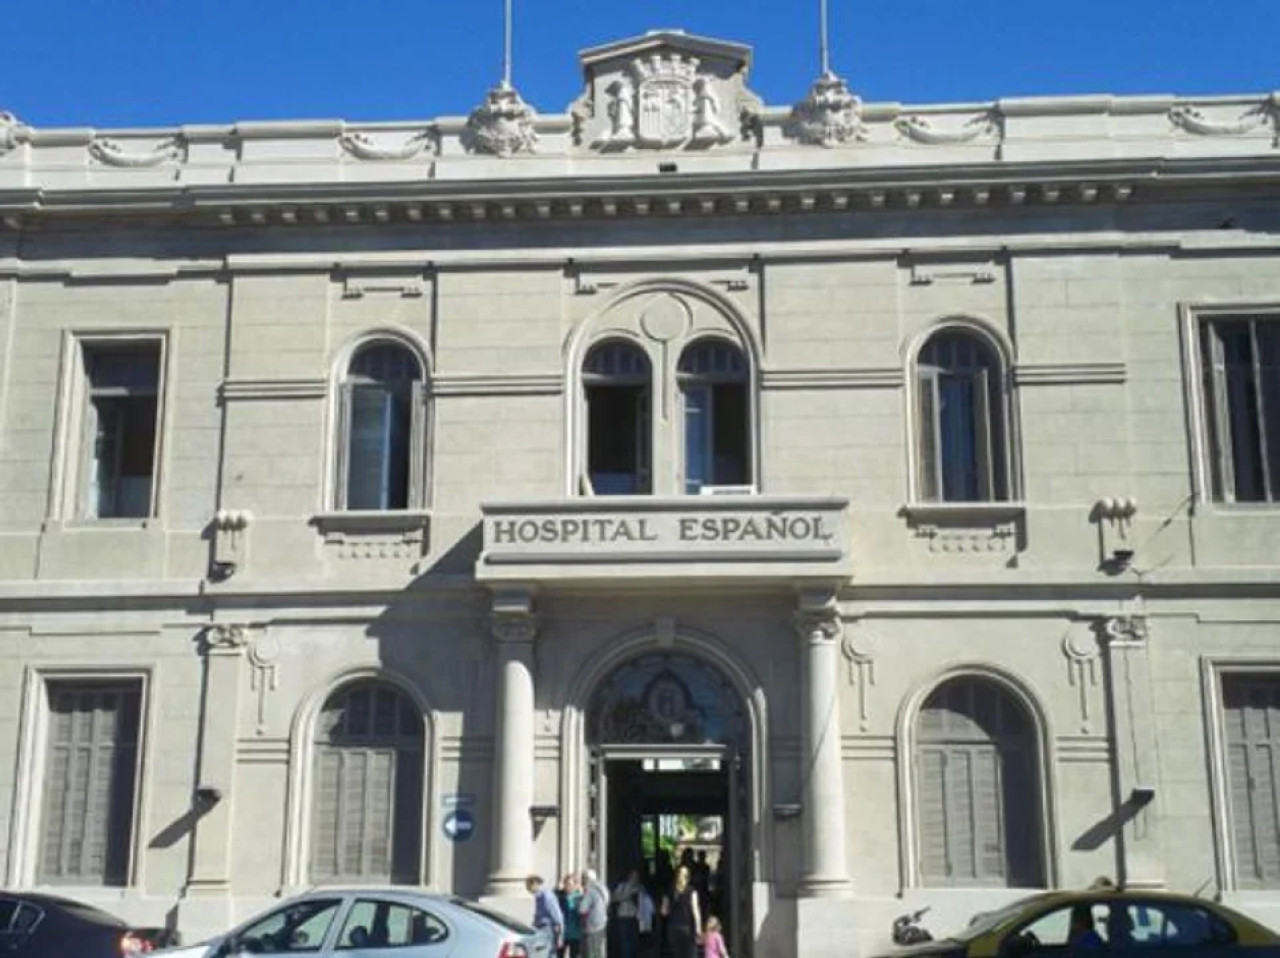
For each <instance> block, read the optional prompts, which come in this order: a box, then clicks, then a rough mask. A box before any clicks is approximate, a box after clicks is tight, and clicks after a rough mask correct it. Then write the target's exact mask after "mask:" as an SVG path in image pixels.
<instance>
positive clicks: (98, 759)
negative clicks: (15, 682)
mask: <svg viewBox="0 0 1280 958" xmlns="http://www.w3.org/2000/svg"><path fill="white" fill-rule="evenodd" d="M45 694H46V696H47V700H48V710H49V721H48V726H47V733H46V740H45V741H46V747H45V770H44V801H43V809H42V814H41V819H40V856H39V865H38V868H37V875H36V878H37V881H39V882H40V883H42V884H76V885H124V884H127V882H128V877H129V857H130V850H131V848H132V844H133V819H134V801H135V793H136V787H135V786H136V781H137V764H138V733H139V715H140V711H141V700H142V684H141V682H137V681H134V682H80V681H65V682H64V681H53V682H49V683H48V684H47V685H46V687H45Z"/></svg>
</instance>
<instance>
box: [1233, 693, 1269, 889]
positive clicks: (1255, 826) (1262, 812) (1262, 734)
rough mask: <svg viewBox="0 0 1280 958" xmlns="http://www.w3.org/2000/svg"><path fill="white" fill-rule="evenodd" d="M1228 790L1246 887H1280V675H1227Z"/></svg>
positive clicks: (1240, 874) (1239, 870) (1242, 882)
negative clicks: (1278, 751)
mask: <svg viewBox="0 0 1280 958" xmlns="http://www.w3.org/2000/svg"><path fill="white" fill-rule="evenodd" d="M1223 686H1224V688H1223V707H1224V716H1223V718H1224V724H1225V726H1226V733H1227V742H1226V748H1227V791H1228V794H1229V799H1230V802H1231V820H1232V821H1231V823H1232V830H1231V833H1232V839H1233V841H1234V843H1235V858H1236V880H1237V881H1238V882H1239V884H1240V885H1241V886H1242V887H1245V888H1277V887H1280V802H1278V801H1277V795H1278V794H1280V769H1278V768H1277V758H1276V749H1277V746H1278V745H1280V741H1278V740H1280V707H1278V706H1280V680H1278V679H1274V678H1262V677H1256V676H1239V677H1237V676H1229V677H1227V678H1225V679H1224V681H1223Z"/></svg>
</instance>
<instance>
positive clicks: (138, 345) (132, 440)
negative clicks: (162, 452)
mask: <svg viewBox="0 0 1280 958" xmlns="http://www.w3.org/2000/svg"><path fill="white" fill-rule="evenodd" d="M160 352H161V350H160V342H159V341H158V340H151V341H142V342H140V341H137V340H121V341H115V342H113V341H101V342H86V343H82V344H81V360H82V362H83V366H84V381H85V393H86V397H87V404H86V407H85V415H84V426H85V429H84V446H85V455H84V456H83V459H82V461H83V463H84V475H85V481H84V491H83V496H84V498H83V505H82V508H81V514H82V515H84V516H86V517H87V518H90V519H145V518H147V517H149V516H151V515H152V513H153V511H154V499H155V479H156V447H157V442H158V441H157V428H156V421H157V413H158V409H159V396H160Z"/></svg>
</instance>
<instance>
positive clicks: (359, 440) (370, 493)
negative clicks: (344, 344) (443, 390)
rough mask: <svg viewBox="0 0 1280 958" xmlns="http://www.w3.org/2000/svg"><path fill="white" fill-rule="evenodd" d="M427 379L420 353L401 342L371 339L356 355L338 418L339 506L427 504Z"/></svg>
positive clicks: (398, 506) (346, 382) (343, 388)
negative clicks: (424, 463) (424, 494)
mask: <svg viewBox="0 0 1280 958" xmlns="http://www.w3.org/2000/svg"><path fill="white" fill-rule="evenodd" d="M422 380H423V372H422V364H421V363H420V362H419V361H418V357H417V356H416V355H414V353H413V352H412V351H411V350H409V349H407V348H405V347H404V346H401V345H399V344H397V343H388V342H374V343H369V344H368V345H365V346H362V347H361V348H360V349H358V350H357V351H356V353H355V355H354V356H352V357H351V364H350V365H349V366H348V367H347V373H346V376H345V377H344V378H343V383H342V396H341V409H340V416H339V421H340V424H341V437H340V442H339V449H340V450H341V455H340V456H339V468H338V505H339V508H342V509H348V510H354V509H380V510H389V509H408V508H414V507H418V506H421V505H422V455H423V446H424V439H425V433H426V422H425V419H426V416H425V402H424V393H423V388H422Z"/></svg>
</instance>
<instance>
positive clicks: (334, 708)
mask: <svg viewBox="0 0 1280 958" xmlns="http://www.w3.org/2000/svg"><path fill="white" fill-rule="evenodd" d="M423 751H424V734H423V722H422V716H421V714H420V713H419V711H418V709H417V708H416V707H415V706H414V704H413V703H412V702H411V701H410V700H409V698H408V697H407V696H405V695H404V694H402V693H401V692H399V691H398V690H397V689H395V688H393V687H392V686H390V685H386V684H384V683H379V682H359V683H356V684H354V685H349V686H346V687H344V688H342V689H339V690H338V691H337V692H335V693H334V694H333V695H331V696H330V697H329V699H328V701H327V702H325V704H324V708H323V709H322V710H321V712H320V716H319V718H318V720H317V723H316V739H315V759H314V761H315V771H314V787H313V790H312V810H311V880H312V881H314V882H334V881H360V882H373V881H379V882H393V883H398V884H399V883H403V884H415V883H416V882H417V881H418V880H419V876H420V872H421V847H422V782H423V769H424V768H425V765H424V756H423Z"/></svg>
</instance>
